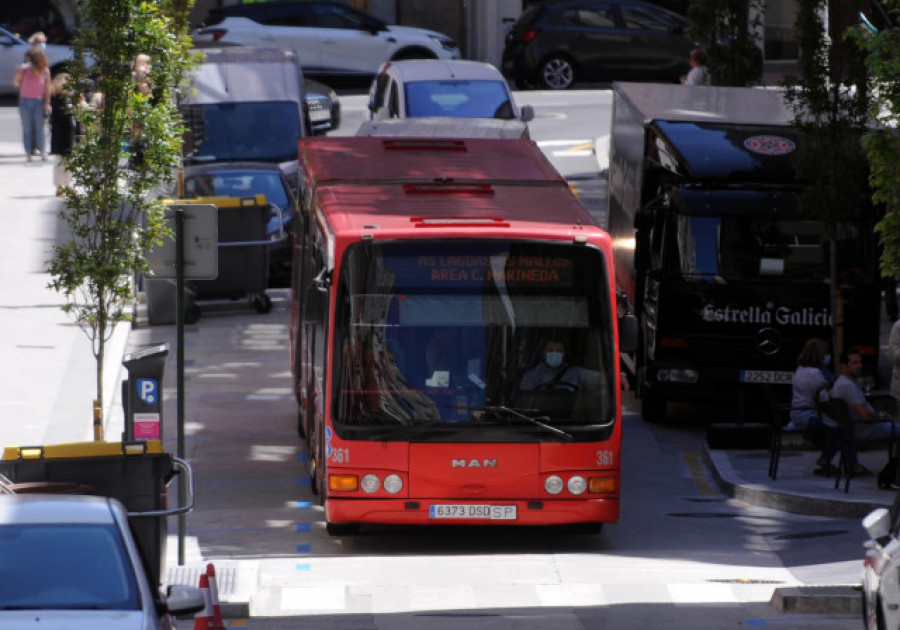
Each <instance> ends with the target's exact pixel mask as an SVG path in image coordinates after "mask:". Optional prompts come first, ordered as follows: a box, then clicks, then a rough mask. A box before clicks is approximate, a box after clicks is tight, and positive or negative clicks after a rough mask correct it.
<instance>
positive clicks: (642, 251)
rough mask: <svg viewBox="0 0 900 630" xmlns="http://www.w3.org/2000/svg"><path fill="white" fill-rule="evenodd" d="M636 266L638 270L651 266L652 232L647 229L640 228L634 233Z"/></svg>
mask: <svg viewBox="0 0 900 630" xmlns="http://www.w3.org/2000/svg"><path fill="white" fill-rule="evenodd" d="M634 268H635V270H636V271H643V270H644V269H649V268H650V234H649V233H648V232H647V230H638V232H637V233H636V234H635V235H634Z"/></svg>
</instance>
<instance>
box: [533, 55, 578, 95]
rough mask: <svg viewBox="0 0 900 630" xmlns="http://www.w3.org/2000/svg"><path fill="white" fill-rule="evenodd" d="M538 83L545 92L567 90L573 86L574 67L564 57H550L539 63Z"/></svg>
mask: <svg viewBox="0 0 900 630" xmlns="http://www.w3.org/2000/svg"><path fill="white" fill-rule="evenodd" d="M538 81H539V82H540V85H541V87H542V88H544V89H545V90H568V89H569V88H571V87H572V86H573V85H575V66H574V65H573V63H572V61H571V60H570V59H569V58H568V57H566V56H564V55H552V56H550V57H547V58H546V59H544V61H542V62H541V66H540V70H539V72H538Z"/></svg>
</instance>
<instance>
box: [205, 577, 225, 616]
mask: <svg viewBox="0 0 900 630" xmlns="http://www.w3.org/2000/svg"><path fill="white" fill-rule="evenodd" d="M206 578H207V580H208V581H209V593H210V595H211V599H212V610H213V627H214V628H215V629H216V630H226V628H225V622H224V621H223V620H222V607H221V606H220V605H219V585H218V583H217V582H216V567H215V565H213V563H212V562H210V563H209V564H207V565H206Z"/></svg>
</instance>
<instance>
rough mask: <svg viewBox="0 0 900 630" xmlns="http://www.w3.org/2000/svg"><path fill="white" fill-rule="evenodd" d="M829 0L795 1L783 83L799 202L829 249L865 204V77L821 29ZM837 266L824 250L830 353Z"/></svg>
mask: <svg viewBox="0 0 900 630" xmlns="http://www.w3.org/2000/svg"><path fill="white" fill-rule="evenodd" d="M836 1H837V0H798V5H797V19H796V22H795V31H796V33H797V38H798V43H799V46H800V53H799V63H800V72H801V76H800V77H799V78H798V77H793V76H790V77H787V78H786V79H785V80H784V81H783V82H782V87H783V88H784V94H785V99H786V101H787V102H788V104H789V105H790V107H791V109H792V111H793V112H794V121H793V125H794V127H795V128H796V129H797V130H798V132H799V134H798V135H799V139H800V142H799V144H798V146H797V150H796V151H795V152H794V168H795V170H796V172H797V176H798V178H799V179H800V181H802V182H803V183H804V188H803V192H802V194H801V196H800V208H801V210H802V211H803V212H804V213H805V214H807V215H809V216H812V217H815V218H816V219H818V220H820V221H822V223H823V224H824V227H825V231H826V234H827V237H828V239H829V243H830V251H831V252H833V253H836V252H837V240H838V238H837V237H838V234H839V231H841V230H843V229H844V228H849V229H852V226H853V225H855V224H856V223H857V221H858V219H859V216H860V214H861V213H862V212H864V211H869V210H871V203H870V195H871V193H870V190H869V187H868V182H867V174H868V164H867V161H866V157H865V153H864V151H863V147H862V142H861V139H862V137H863V135H864V134H865V133H866V130H867V128H868V121H869V116H868V114H869V103H870V100H869V85H868V76H867V74H866V71H865V64H864V63H863V59H864V56H863V55H862V51H861V50H860V49H859V48H858V47H856V46H854V45H853V43H852V41H849V40H848V41H845V42H844V46H842V47H841V50H840V51H838V50H837V49H836V47H835V46H834V45H833V42H832V41H831V39H830V38H829V37H828V36H827V34H826V31H825V25H824V22H823V20H822V15H823V14H824V13H825V11H829V10H831V9H832V8H833V7H831V6H829V4H830V3H834V2H836ZM837 265H838V260H837V256H836V255H832V256H830V269H829V278H830V286H831V313H832V317H833V319H834V325H833V331H834V339H833V348H834V350H835V352H836V353H837V352H839V351H840V349H841V347H842V343H843V342H842V339H843V321H842V319H843V318H842V308H843V304H842V300H841V293H840V288H841V287H840V282H839V279H840V275H839V271H840V270H839V269H838V266H837Z"/></svg>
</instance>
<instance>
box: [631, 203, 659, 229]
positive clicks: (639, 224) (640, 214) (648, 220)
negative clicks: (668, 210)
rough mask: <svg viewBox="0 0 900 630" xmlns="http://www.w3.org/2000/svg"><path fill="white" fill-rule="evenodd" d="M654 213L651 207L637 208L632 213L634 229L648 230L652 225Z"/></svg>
mask: <svg viewBox="0 0 900 630" xmlns="http://www.w3.org/2000/svg"><path fill="white" fill-rule="evenodd" d="M655 216H656V213H655V212H654V211H653V208H638V210H637V212H635V213H634V229H636V230H649V229H650V228H651V227H653V219H654V217H655Z"/></svg>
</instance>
